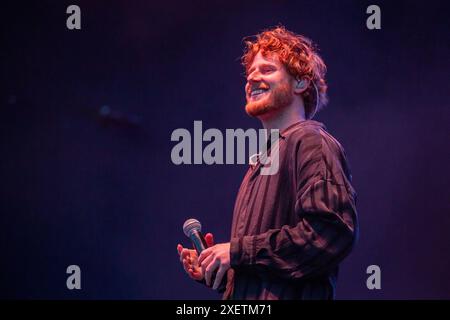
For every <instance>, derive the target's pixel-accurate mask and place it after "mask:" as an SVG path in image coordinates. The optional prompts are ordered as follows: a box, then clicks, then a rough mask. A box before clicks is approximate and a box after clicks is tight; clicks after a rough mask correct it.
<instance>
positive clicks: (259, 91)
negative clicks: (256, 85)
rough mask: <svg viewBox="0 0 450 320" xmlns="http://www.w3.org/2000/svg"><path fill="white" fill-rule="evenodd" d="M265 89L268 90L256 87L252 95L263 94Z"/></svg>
mask: <svg viewBox="0 0 450 320" xmlns="http://www.w3.org/2000/svg"><path fill="white" fill-rule="evenodd" d="M265 91H266V90H263V89H256V90H253V91H252V93H251V95H252V96H256V95H258V94H261V93H263V92H265Z"/></svg>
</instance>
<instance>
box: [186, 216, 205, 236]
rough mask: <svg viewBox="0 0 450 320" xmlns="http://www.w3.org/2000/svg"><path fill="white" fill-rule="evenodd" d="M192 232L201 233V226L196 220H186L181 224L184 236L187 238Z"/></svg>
mask: <svg viewBox="0 0 450 320" xmlns="http://www.w3.org/2000/svg"><path fill="white" fill-rule="evenodd" d="M194 230H197V231H199V232H200V231H202V224H201V223H200V222H199V221H198V220H197V219H187V220H186V222H185V223H184V224H183V232H184V234H185V235H186V236H187V237H189V236H190V235H191V233H192V231H194Z"/></svg>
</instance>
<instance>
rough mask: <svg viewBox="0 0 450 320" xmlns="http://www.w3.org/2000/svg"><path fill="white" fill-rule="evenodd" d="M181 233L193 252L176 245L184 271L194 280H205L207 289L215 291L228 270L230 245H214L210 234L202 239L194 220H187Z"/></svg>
mask: <svg viewBox="0 0 450 320" xmlns="http://www.w3.org/2000/svg"><path fill="white" fill-rule="evenodd" d="M183 231H184V233H185V235H186V236H187V237H189V239H191V241H192V243H193V245H194V248H195V250H189V249H184V248H183V246H182V245H181V244H179V245H178V247H177V249H178V253H179V255H180V261H181V262H182V263H183V267H184V270H185V271H186V272H187V274H188V275H189V276H190V277H191V278H192V279H194V280H198V281H200V280H203V279H204V280H205V283H206V285H207V286H208V287H211V286H212V288H213V289H214V290H215V289H218V288H219V287H220V286H221V283H222V280H223V279H224V277H225V275H226V273H227V271H228V269H230V267H231V266H230V264H231V261H230V260H231V257H230V243H229V242H227V243H219V244H217V245H214V239H213V236H212V234H211V233H208V234H206V235H205V238H203V236H202V233H201V224H200V222H198V220H196V219H188V220H186V222H185V223H184V225H183Z"/></svg>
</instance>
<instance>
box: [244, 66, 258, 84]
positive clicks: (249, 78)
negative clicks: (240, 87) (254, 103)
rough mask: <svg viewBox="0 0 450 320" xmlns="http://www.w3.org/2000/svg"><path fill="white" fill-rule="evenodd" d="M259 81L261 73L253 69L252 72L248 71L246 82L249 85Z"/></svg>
mask: <svg viewBox="0 0 450 320" xmlns="http://www.w3.org/2000/svg"><path fill="white" fill-rule="evenodd" d="M260 81H261V73H259V72H258V71H257V70H254V71H253V72H252V73H250V74H249V75H248V76H247V83H248V84H249V85H253V84H254V83H256V82H260Z"/></svg>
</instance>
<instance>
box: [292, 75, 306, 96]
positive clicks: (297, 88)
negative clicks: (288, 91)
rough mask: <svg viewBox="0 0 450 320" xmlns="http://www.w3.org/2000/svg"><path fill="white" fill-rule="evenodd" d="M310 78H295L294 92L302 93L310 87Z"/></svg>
mask: <svg viewBox="0 0 450 320" xmlns="http://www.w3.org/2000/svg"><path fill="white" fill-rule="evenodd" d="M309 82H310V81H309V79H308V78H301V79H295V84H294V93H296V94H301V93H303V92H304V91H305V90H306V89H308V87H309Z"/></svg>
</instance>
